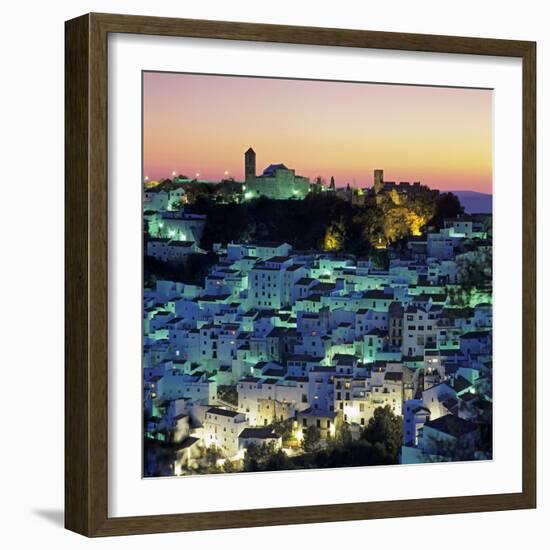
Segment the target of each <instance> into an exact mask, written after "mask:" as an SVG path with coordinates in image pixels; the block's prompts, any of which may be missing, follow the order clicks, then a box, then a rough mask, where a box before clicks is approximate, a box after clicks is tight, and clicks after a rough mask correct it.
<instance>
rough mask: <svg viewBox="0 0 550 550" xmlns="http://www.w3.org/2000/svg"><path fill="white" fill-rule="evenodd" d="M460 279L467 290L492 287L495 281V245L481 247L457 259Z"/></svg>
mask: <svg viewBox="0 0 550 550" xmlns="http://www.w3.org/2000/svg"><path fill="white" fill-rule="evenodd" d="M457 267H458V279H459V282H460V285H461V286H462V288H463V289H464V290H465V291H473V290H474V289H478V290H484V289H488V288H491V286H492V283H493V247H492V246H490V247H485V248H479V249H478V250H477V251H476V252H473V253H472V252H471V253H468V254H464V255H462V256H460V257H459V258H458V259H457Z"/></svg>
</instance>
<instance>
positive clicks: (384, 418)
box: [361, 405, 403, 462]
mask: <svg viewBox="0 0 550 550" xmlns="http://www.w3.org/2000/svg"><path fill="white" fill-rule="evenodd" d="M361 438H362V439H365V440H367V441H369V442H370V443H371V444H373V445H375V444H377V443H378V444H380V445H382V446H383V447H384V449H385V451H386V453H387V454H388V456H389V457H390V458H391V459H392V460H393V461H395V462H398V459H399V453H400V451H401V445H402V443H403V420H402V418H401V417H399V416H397V415H395V414H394V412H393V411H392V410H391V407H390V406H389V405H386V406H385V407H378V408H376V409H375V410H374V415H373V416H372V417H371V419H370V420H369V423H368V424H367V426H366V427H365V429H364V430H363V432H362V433H361Z"/></svg>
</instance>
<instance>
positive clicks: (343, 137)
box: [143, 72, 492, 193]
mask: <svg viewBox="0 0 550 550" xmlns="http://www.w3.org/2000/svg"><path fill="white" fill-rule="evenodd" d="M248 147H253V148H254V150H255V151H256V154H257V163H258V170H259V171H261V170H263V168H264V167H266V166H267V165H269V164H271V163H284V164H285V165H286V166H288V167H289V168H293V169H295V170H296V173H297V174H300V175H302V176H306V177H309V178H311V179H313V178H315V177H317V176H321V177H322V178H324V179H326V180H327V181H328V180H329V179H330V177H331V176H334V178H335V180H336V185H337V186H338V187H341V186H344V185H346V184H347V183H350V184H351V185H354V186H358V187H359V186H361V187H365V186H371V185H372V183H373V175H372V174H373V170H374V169H375V168H382V169H384V177H385V179H386V180H388V181H411V182H412V181H421V182H422V183H424V184H426V185H428V186H430V187H431V188H434V189H441V190H471V191H478V192H483V193H491V192H492V91H491V90H480V89H465V88H443V87H427V86H406V85H388V84H370V83H355V82H354V83H351V82H332V81H314V80H291V79H275V78H257V77H235V76H216V75H196V74H176V73H153V72H146V73H144V75H143V174H144V177H145V176H147V177H148V178H150V179H160V178H165V177H171V174H172V172H176V173H177V174H183V175H186V176H188V177H197V178H200V179H205V180H213V181H219V180H220V179H222V178H224V177H233V178H235V179H237V180H243V179H244V173H243V171H244V165H243V153H244V151H245V150H246V149H248Z"/></svg>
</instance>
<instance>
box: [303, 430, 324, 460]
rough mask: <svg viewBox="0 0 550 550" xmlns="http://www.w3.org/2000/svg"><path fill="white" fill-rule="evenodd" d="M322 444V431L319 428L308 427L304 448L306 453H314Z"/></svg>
mask: <svg viewBox="0 0 550 550" xmlns="http://www.w3.org/2000/svg"><path fill="white" fill-rule="evenodd" d="M320 442H321V430H319V428H318V427H317V426H308V427H307V428H306V429H305V430H304V439H303V441H302V447H303V448H304V451H305V452H306V453H310V452H313V451H315V450H317V448H318V447H319V443H320Z"/></svg>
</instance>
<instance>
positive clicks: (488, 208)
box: [449, 191, 493, 214]
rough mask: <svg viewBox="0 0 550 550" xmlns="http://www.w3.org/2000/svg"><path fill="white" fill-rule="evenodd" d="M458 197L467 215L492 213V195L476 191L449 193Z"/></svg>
mask: <svg viewBox="0 0 550 550" xmlns="http://www.w3.org/2000/svg"><path fill="white" fill-rule="evenodd" d="M449 193H453V194H454V195H456V196H457V197H458V199H459V200H460V203H461V204H462V206H463V207H464V211H465V212H466V213H467V214H488V213H491V212H492V211H493V195H491V194H489V193H478V192H477V191H449Z"/></svg>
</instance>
